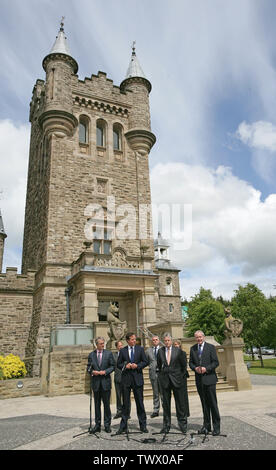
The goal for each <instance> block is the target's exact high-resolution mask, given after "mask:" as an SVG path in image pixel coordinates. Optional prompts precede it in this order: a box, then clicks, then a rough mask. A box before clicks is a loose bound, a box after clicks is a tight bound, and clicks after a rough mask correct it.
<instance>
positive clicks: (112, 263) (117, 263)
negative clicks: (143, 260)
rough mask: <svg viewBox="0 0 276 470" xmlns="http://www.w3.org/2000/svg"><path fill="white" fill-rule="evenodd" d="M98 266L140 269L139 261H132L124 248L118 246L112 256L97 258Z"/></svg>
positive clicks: (96, 263)
mask: <svg viewBox="0 0 276 470" xmlns="http://www.w3.org/2000/svg"><path fill="white" fill-rule="evenodd" d="M95 265H96V266H101V267H105V268H122V269H140V268H141V266H140V262H139V261H131V260H128V259H127V256H126V254H125V252H124V250H122V249H120V248H118V249H115V250H114V253H113V255H112V258H97V259H96V261H95Z"/></svg>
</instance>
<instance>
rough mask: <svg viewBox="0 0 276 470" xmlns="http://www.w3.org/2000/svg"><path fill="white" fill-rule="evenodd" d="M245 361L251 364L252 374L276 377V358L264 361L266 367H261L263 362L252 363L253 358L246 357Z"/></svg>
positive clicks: (250, 371) (250, 370)
mask: <svg viewBox="0 0 276 470" xmlns="http://www.w3.org/2000/svg"><path fill="white" fill-rule="evenodd" d="M244 360H245V362H250V363H251V367H250V369H248V370H249V373H250V374H259V375H276V358H274V359H264V360H263V362H264V367H261V361H259V360H255V361H252V360H251V356H248V355H245V356H244Z"/></svg>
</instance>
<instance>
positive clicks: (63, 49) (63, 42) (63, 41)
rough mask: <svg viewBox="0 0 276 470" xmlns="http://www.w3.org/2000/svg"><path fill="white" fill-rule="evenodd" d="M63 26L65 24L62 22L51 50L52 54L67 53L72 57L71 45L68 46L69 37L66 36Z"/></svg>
mask: <svg viewBox="0 0 276 470" xmlns="http://www.w3.org/2000/svg"><path fill="white" fill-rule="evenodd" d="M63 26H64V24H63V23H62V22H61V24H60V30H59V32H58V35H57V37H56V40H55V42H54V45H53V47H52V49H51V51H50V54H66V55H69V56H70V57H72V56H71V52H70V49H69V46H68V42H67V37H66V36H65V33H64V28H63Z"/></svg>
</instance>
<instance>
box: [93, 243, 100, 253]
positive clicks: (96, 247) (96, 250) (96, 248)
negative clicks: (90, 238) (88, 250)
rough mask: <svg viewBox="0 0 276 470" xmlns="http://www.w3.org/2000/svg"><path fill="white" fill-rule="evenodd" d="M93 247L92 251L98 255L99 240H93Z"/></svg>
mask: <svg viewBox="0 0 276 470" xmlns="http://www.w3.org/2000/svg"><path fill="white" fill-rule="evenodd" d="M93 247H94V252H95V253H97V254H98V255H99V254H100V252H101V242H100V241H98V240H94V243H93Z"/></svg>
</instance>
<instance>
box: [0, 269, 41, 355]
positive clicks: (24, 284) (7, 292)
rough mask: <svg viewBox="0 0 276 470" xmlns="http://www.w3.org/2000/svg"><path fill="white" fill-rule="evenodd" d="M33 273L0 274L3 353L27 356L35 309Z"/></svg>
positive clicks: (0, 322)
mask: <svg viewBox="0 0 276 470" xmlns="http://www.w3.org/2000/svg"><path fill="white" fill-rule="evenodd" d="M33 286H34V273H33V272H30V271H29V272H28V274H27V275H21V274H17V268H7V270H6V274H0V353H2V354H9V353H12V354H15V355H19V356H20V357H21V358H23V357H24V356H25V347H26V344H27V340H28V334H29V328H30V323H31V316H32V308H33Z"/></svg>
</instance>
